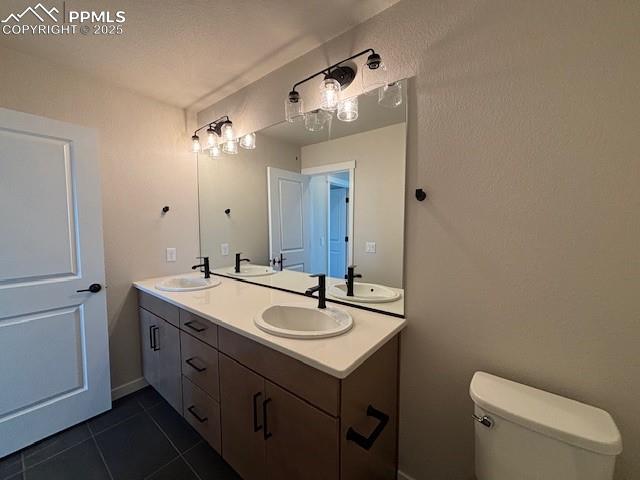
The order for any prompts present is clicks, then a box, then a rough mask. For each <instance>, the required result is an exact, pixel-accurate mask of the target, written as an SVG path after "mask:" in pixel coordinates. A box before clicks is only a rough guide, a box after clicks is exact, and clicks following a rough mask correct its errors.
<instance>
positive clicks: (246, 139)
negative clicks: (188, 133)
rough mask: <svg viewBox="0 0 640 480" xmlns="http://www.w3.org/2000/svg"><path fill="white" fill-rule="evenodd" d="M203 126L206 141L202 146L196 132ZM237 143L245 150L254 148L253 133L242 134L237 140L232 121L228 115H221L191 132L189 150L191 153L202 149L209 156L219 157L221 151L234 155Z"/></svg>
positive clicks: (254, 137)
mask: <svg viewBox="0 0 640 480" xmlns="http://www.w3.org/2000/svg"><path fill="white" fill-rule="evenodd" d="M205 128H206V129H207V130H206V135H207V141H206V145H205V146H204V147H203V146H202V145H201V144H200V137H199V136H198V132H199V131H201V130H203V129H205ZM239 143H240V145H241V146H242V148H246V149H247V150H252V149H254V148H256V136H255V133H249V134H247V135H245V136H243V137H242V139H241V140H240V142H239V141H238V139H237V138H236V137H235V133H234V131H233V122H232V121H231V120H230V119H229V116H228V115H223V116H222V117H220V118H218V119H217V120H215V121H213V122H210V123H206V124H205V125H203V126H201V127H199V128H198V129H197V130H196V131H195V132H193V136H192V137H191V151H192V152H193V153H200V152H202V151H203V150H204V151H207V152H208V153H209V156H210V157H220V156H221V155H222V153H226V154H229V155H235V154H236V153H238V144H239Z"/></svg>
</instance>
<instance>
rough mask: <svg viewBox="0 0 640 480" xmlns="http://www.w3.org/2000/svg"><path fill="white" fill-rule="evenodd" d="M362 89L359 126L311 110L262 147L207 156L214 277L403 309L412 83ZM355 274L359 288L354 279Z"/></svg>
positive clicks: (201, 177) (204, 232)
mask: <svg viewBox="0 0 640 480" xmlns="http://www.w3.org/2000/svg"><path fill="white" fill-rule="evenodd" d="M387 95H393V98H389V97H386V98H383V97H382V96H381V95H378V92H374V94H373V95H367V94H364V95H361V96H359V97H358V116H357V119H356V120H354V121H351V122H343V121H339V120H338V119H337V118H335V115H332V114H331V113H327V112H324V111H322V110H320V111H318V112H312V113H310V114H307V115H306V116H305V117H304V118H301V119H299V120H298V121H296V122H293V123H288V122H282V123H279V124H276V125H273V126H271V127H268V128H266V129H264V130H262V131H259V132H257V133H256V148H255V149H253V150H244V149H239V151H238V154H236V155H224V156H221V157H216V158H213V157H210V156H209V155H207V154H206V153H201V154H200V155H199V156H198V183H199V201H200V249H201V254H202V256H208V257H209V258H210V261H211V263H212V265H213V271H214V273H215V274H217V275H224V276H228V277H232V278H235V279H238V280H241V281H245V282H251V283H255V284H259V285H264V286H267V287H272V288H279V289H283V290H288V291H292V292H295V293H302V294H304V293H305V291H306V290H307V289H308V288H310V287H312V286H314V285H316V284H317V279H316V278H311V277H310V274H316V273H324V274H326V276H327V300H330V301H335V302H339V303H348V304H352V305H353V306H357V307H361V308H367V309H371V310H377V311H381V312H384V313H389V314H393V315H400V316H402V315H404V291H403V258H404V255H403V250H404V216H405V215H404V201H405V200H404V199H405V163H406V137H407V103H408V102H407V95H408V89H407V81H406V80H403V81H400V82H397V83H396V84H393V85H392V88H390V89H389V91H388V92H387ZM350 267H353V268H352V269H351V272H352V273H353V274H354V275H356V277H355V278H354V281H353V291H350V289H349V288H348V287H347V283H348V282H347V281H346V279H345V277H347V276H348V274H349V273H350Z"/></svg>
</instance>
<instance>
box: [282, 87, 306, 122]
mask: <svg viewBox="0 0 640 480" xmlns="http://www.w3.org/2000/svg"><path fill="white" fill-rule="evenodd" d="M303 112H304V102H303V101H302V98H300V94H299V93H298V92H295V91H293V90H292V91H291V92H289V95H288V96H287V98H285V99H284V115H285V118H286V119H287V122H289V123H293V122H297V121H298V120H302V119H303Z"/></svg>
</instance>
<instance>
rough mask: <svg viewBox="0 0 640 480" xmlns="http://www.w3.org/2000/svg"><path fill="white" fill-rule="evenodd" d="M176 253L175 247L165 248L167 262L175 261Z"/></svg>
mask: <svg viewBox="0 0 640 480" xmlns="http://www.w3.org/2000/svg"><path fill="white" fill-rule="evenodd" d="M177 256H178V254H177V252H176V248H175V247H169V248H167V262H175V261H176V258H177Z"/></svg>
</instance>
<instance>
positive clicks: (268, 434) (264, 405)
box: [262, 398, 273, 440]
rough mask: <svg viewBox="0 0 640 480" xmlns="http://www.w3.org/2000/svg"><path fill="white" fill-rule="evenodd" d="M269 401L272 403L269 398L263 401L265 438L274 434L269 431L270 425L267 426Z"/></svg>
mask: <svg viewBox="0 0 640 480" xmlns="http://www.w3.org/2000/svg"><path fill="white" fill-rule="evenodd" d="M269 403H271V399H270V398H267V399H266V400H265V401H264V402H262V418H263V420H262V421H263V422H264V432H263V436H264V439H265V440H266V439H268V438H270V437H272V436H273V434H272V433H271V432H270V431H269V427H268V426H267V418H268V417H267V405H269Z"/></svg>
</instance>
